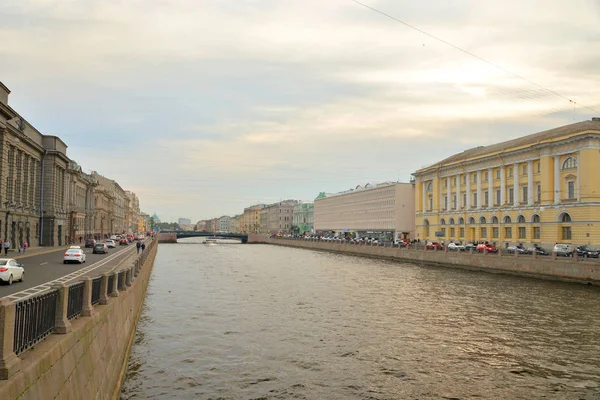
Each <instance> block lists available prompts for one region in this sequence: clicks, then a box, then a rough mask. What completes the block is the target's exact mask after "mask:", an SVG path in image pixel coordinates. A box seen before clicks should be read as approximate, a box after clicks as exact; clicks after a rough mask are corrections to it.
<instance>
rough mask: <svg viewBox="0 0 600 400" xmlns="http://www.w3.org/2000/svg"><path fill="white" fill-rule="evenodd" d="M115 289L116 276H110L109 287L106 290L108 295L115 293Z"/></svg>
mask: <svg viewBox="0 0 600 400" xmlns="http://www.w3.org/2000/svg"><path fill="white" fill-rule="evenodd" d="M114 287H115V274H110V275H109V276H108V285H107V288H106V294H107V295H110V294H111V293H112V292H113V288H114Z"/></svg>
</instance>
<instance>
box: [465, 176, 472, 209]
mask: <svg viewBox="0 0 600 400" xmlns="http://www.w3.org/2000/svg"><path fill="white" fill-rule="evenodd" d="M466 176H467V178H466V179H467V196H466V197H467V204H465V208H466V209H467V210H468V209H469V208H471V173H470V172H467V174H466Z"/></svg>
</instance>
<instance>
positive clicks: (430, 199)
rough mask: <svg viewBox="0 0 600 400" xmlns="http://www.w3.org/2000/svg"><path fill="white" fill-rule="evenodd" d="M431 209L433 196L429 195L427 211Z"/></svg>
mask: <svg viewBox="0 0 600 400" xmlns="http://www.w3.org/2000/svg"><path fill="white" fill-rule="evenodd" d="M431 210H433V197H431V196H429V211H431Z"/></svg>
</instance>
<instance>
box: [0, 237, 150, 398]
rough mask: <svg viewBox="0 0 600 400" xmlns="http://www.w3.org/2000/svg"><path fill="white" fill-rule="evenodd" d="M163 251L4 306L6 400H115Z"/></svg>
mask: <svg viewBox="0 0 600 400" xmlns="http://www.w3.org/2000/svg"><path fill="white" fill-rule="evenodd" d="M157 248H158V241H157V240H146V250H145V251H144V252H141V253H139V254H138V253H137V252H133V251H129V252H125V251H124V253H128V254H127V257H125V258H123V259H120V260H119V261H117V260H115V261H114V262H113V263H112V265H106V266H101V267H102V268H98V269H97V270H90V271H89V272H88V273H86V274H83V275H82V276H78V277H76V278H74V279H71V280H66V281H62V282H60V283H55V284H53V285H52V287H50V288H48V290H44V291H43V292H42V293H39V294H38V293H35V294H33V295H31V296H28V297H25V298H19V299H15V300H11V296H5V297H3V298H0V398H1V399H20V400H23V399H32V400H34V399H47V398H53V399H54V398H57V399H111V398H117V397H118V393H119V391H120V387H121V383H122V380H123V377H124V376H125V371H126V366H127V360H128V357H129V350H130V348H131V345H132V343H133V339H134V337H135V329H136V326H137V322H138V319H139V315H140V312H141V309H142V305H143V302H144V297H145V294H146V289H147V286H148V282H149V280H150V275H151V272H152V266H153V263H154V258H155V256H156V252H157Z"/></svg>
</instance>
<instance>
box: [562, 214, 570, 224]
mask: <svg viewBox="0 0 600 400" xmlns="http://www.w3.org/2000/svg"><path fill="white" fill-rule="evenodd" d="M560 221H561V222H571V216H570V215H569V214H567V213H564V214H563V215H562V217H561V218H560Z"/></svg>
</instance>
